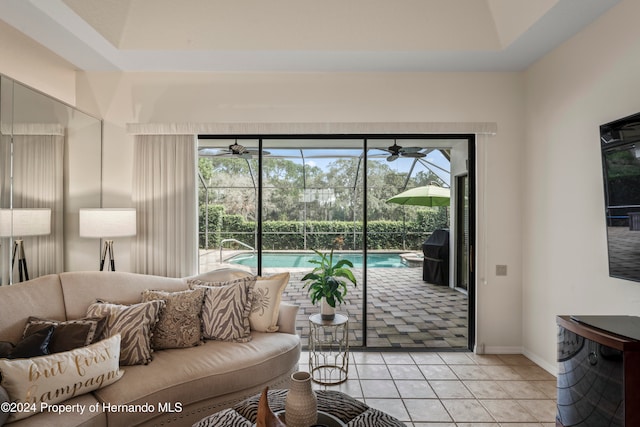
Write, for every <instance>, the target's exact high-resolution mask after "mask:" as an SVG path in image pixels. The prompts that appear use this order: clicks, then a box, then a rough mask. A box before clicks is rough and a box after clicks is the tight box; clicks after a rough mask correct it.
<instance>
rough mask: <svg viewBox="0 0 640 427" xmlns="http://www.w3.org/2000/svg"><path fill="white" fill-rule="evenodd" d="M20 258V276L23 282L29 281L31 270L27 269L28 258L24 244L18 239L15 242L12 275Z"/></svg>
mask: <svg viewBox="0 0 640 427" xmlns="http://www.w3.org/2000/svg"><path fill="white" fill-rule="evenodd" d="M16 255H17V256H18V276H19V278H20V281H21V282H24V281H25V280H29V270H28V269H27V258H26V257H25V255H24V242H23V241H22V240H21V239H18V240H16V241H14V242H13V256H12V257H11V274H13V268H14V265H15V262H16Z"/></svg>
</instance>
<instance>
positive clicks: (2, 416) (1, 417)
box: [0, 386, 11, 426]
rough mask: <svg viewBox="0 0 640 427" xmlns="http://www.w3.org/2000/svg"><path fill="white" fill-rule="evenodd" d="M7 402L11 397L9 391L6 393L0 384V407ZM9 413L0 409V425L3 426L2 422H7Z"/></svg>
mask: <svg viewBox="0 0 640 427" xmlns="http://www.w3.org/2000/svg"><path fill="white" fill-rule="evenodd" d="M9 402H11V399H9V393H7V390H5V389H4V387H2V386H0V408H2V407H3V406H4V405H6V404H7V403H9ZM9 415H11V414H10V412H9V411H4V410H2V409H0V426H3V425H4V423H5V422H7V419H8V418H9Z"/></svg>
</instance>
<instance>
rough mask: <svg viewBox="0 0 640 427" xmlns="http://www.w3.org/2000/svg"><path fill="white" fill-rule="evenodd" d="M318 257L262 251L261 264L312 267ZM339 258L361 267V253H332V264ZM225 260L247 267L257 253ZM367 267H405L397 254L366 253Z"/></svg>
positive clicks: (250, 265)
mask: <svg viewBox="0 0 640 427" xmlns="http://www.w3.org/2000/svg"><path fill="white" fill-rule="evenodd" d="M312 259H318V256H317V255H316V254H313V253H304V252H300V253H295V252H279V253H274V252H263V253H262V266H263V267H271V268H274V267H301V268H313V267H315V266H316V265H315V264H312V263H310V262H309V260H312ZM341 259H348V260H349V261H351V262H352V263H353V267H354V268H362V254H336V253H334V254H333V262H334V264H335V263H336V262H338V261H339V260H341ZM227 262H230V263H232V264H240V265H244V266H247V267H254V268H255V267H257V265H258V255H257V254H241V255H236V256H234V257H232V258H229V259H228V260H227ZM367 267H374V268H405V267H406V265H404V264H403V263H402V260H401V259H400V256H399V255H398V254H393V253H389V254H368V255H367Z"/></svg>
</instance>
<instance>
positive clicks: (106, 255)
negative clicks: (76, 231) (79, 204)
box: [80, 208, 136, 271]
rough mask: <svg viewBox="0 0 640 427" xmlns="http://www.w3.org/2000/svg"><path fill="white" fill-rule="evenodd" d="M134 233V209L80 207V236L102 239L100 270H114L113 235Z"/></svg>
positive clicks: (123, 235) (121, 235)
mask: <svg viewBox="0 0 640 427" xmlns="http://www.w3.org/2000/svg"><path fill="white" fill-rule="evenodd" d="M135 235H136V210H135V209H133V208H131V209H128V208H102V209H80V236H81V237H93V238H100V239H105V240H104V246H103V248H102V255H101V256H100V271H104V269H105V265H106V268H107V270H111V271H116V261H115V257H114V254H113V240H112V238H113V237H127V236H135Z"/></svg>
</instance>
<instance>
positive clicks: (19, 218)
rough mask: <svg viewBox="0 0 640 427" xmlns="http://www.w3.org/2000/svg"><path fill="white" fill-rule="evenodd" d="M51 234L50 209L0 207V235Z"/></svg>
mask: <svg viewBox="0 0 640 427" xmlns="http://www.w3.org/2000/svg"><path fill="white" fill-rule="evenodd" d="M47 234H51V209H48V208H41V209H39V208H34V209H0V237H9V236H14V237H25V236H44V235H47Z"/></svg>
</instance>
